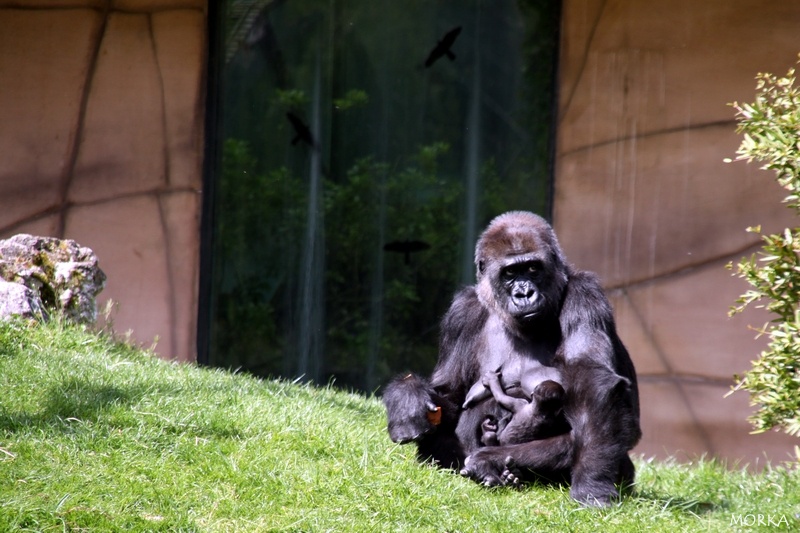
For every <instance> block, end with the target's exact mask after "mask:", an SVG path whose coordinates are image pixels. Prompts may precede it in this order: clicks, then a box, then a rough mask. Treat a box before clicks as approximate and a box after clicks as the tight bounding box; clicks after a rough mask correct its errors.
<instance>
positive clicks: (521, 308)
mask: <svg viewBox="0 0 800 533" xmlns="http://www.w3.org/2000/svg"><path fill="white" fill-rule="evenodd" d="M475 265H476V266H477V269H478V285H477V289H478V297H479V298H480V300H481V302H482V303H483V304H484V305H485V306H487V307H489V308H490V309H493V310H494V311H495V312H496V313H498V315H499V316H500V317H501V318H502V319H503V321H504V322H505V323H506V324H507V326H508V327H509V328H510V329H512V330H516V329H518V328H519V327H520V326H524V325H525V324H527V323H530V322H532V321H538V320H540V319H543V318H553V317H557V316H558V312H559V307H560V305H561V296H562V293H563V291H564V288H565V287H566V285H567V280H568V278H569V267H568V266H567V264H566V261H565V259H564V254H563V252H562V251H561V247H560V246H559V244H558V240H557V239H556V236H555V233H554V232H553V228H552V227H550V224H548V223H547V221H545V220H544V219H543V218H542V217H540V216H538V215H535V214H533V213H528V212H525V211H511V212H508V213H504V214H502V215H500V216H498V217H497V218H495V219H494V220H492V222H491V223H490V224H489V226H488V227H487V228H486V230H484V232H483V234H482V235H481V236H480V238H479V239H478V244H477V246H476V247H475Z"/></svg>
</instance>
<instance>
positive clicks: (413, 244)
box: [383, 240, 431, 265]
mask: <svg viewBox="0 0 800 533" xmlns="http://www.w3.org/2000/svg"><path fill="white" fill-rule="evenodd" d="M430 247H431V245H430V244H428V243H427V242H425V241H408V240H405V241H392V242H387V243H386V244H384V245H383V251H384V252H397V253H400V254H404V256H405V263H406V264H407V265H410V264H411V254H412V253H414V252H421V251H423V250H427V249H428V248H430Z"/></svg>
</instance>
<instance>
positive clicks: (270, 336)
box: [201, 0, 559, 390]
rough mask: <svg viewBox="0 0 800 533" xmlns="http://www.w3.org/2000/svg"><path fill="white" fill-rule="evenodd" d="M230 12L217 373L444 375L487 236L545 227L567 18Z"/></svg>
mask: <svg viewBox="0 0 800 533" xmlns="http://www.w3.org/2000/svg"><path fill="white" fill-rule="evenodd" d="M221 5H222V6H223V7H222V8H221V12H220V13H219V15H220V16H219V17H217V20H218V22H217V23H218V24H221V25H222V27H221V28H219V30H220V34H221V35H222V36H223V37H222V38H221V39H220V42H219V43H218V50H217V51H218V54H219V57H220V61H219V63H220V67H219V69H218V70H219V72H218V74H217V75H216V76H215V78H216V79H215V81H216V90H217V92H216V94H217V95H218V98H217V101H218V102H219V104H218V106H217V107H216V112H215V119H216V131H215V132H213V133H212V134H213V135H214V137H213V139H215V141H214V142H217V143H218V144H217V150H216V153H217V154H219V157H218V158H217V159H218V161H216V163H214V162H213V161H212V164H213V165H214V166H213V167H212V174H211V176H212V179H213V185H214V186H213V188H210V189H209V190H210V191H212V190H213V198H211V199H210V200H211V202H210V205H211V210H212V211H211V214H212V217H211V220H212V228H213V229H212V235H211V242H212V245H211V247H210V248H209V250H210V254H211V257H210V258H209V262H208V264H209V265H210V268H211V271H210V273H209V274H208V278H207V279H209V280H210V283H209V285H210V291H211V292H210V297H209V299H208V302H209V303H208V306H207V308H205V309H203V311H202V312H201V313H205V314H201V328H207V332H206V333H207V346H205V348H207V350H208V352H207V362H208V363H210V364H212V365H215V366H221V367H228V368H241V369H244V370H247V371H249V372H253V373H255V374H258V375H281V376H287V377H295V376H304V377H305V378H306V379H310V380H314V381H317V382H329V381H331V380H334V381H335V383H336V384H337V385H339V386H343V387H353V388H357V389H365V390H373V389H374V388H375V387H377V386H378V385H380V384H381V383H382V382H384V381H385V380H386V379H387V377H388V376H389V375H391V374H393V373H395V372H398V371H401V370H404V369H414V370H417V371H420V372H425V371H428V370H430V368H431V367H432V366H433V364H434V362H435V361H436V353H437V343H438V340H437V337H438V322H439V319H440V317H441V315H442V314H443V313H444V311H445V310H446V309H447V306H448V305H449V302H450V299H451V297H452V294H453V292H454V291H455V290H456V289H457V288H458V286H459V285H462V284H468V283H471V282H472V281H473V279H474V266H473V258H472V255H473V247H474V243H475V239H476V237H477V234H478V232H479V231H480V229H481V227H483V225H485V224H486V222H488V220H489V219H491V218H492V217H493V216H494V215H496V214H499V213H500V212H503V211H506V210H508V209H526V210H532V211H536V212H539V213H541V214H543V215H545V216H547V215H548V214H549V213H548V210H549V191H550V175H551V172H550V160H551V158H550V152H551V129H552V127H551V126H552V122H553V119H554V117H553V109H554V80H555V61H556V52H557V51H556V43H557V31H558V9H559V3H558V2H553V1H552V0H527V1H526V0H519V1H503V0H463V1H454V0H449V1H446V0H439V1H433V0H403V1H397V0H282V1H279V0H274V1H255V0H252V1H248V0H228V1H227V2H223V3H222V4H221ZM214 123H215V122H214V120H212V121H211V124H214ZM204 320H205V322H206V323H205V325H204V324H203V321H204ZM202 348H204V347H201V349H202Z"/></svg>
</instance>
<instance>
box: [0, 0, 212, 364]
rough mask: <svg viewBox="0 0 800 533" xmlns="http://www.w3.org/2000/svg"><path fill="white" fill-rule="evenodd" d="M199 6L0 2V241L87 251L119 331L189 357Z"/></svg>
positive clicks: (192, 0)
mask: <svg viewBox="0 0 800 533" xmlns="http://www.w3.org/2000/svg"><path fill="white" fill-rule="evenodd" d="M205 24H206V23H205V2H204V1H203V0H149V1H143V0H127V1H124V0H114V1H103V0H94V1H91V0H84V1H77V0H73V1H70V0H49V1H47V0H18V1H8V0H0V108H1V109H2V110H3V111H2V113H0V154H2V157H1V158H0V202H1V203H2V207H1V208H0V237H7V236H10V235H13V234H15V233H21V232H26V233H34V234H40V235H51V236H57V237H66V238H71V239H75V240H77V241H78V242H79V243H80V244H81V245H84V246H88V247H90V248H92V249H93V250H94V251H95V253H97V255H98V257H99V258H100V266H101V268H102V269H103V270H104V271H105V272H106V273H107V274H108V284H107V286H106V289H105V291H104V292H103V293H102V294H101V298H100V302H101V305H102V302H103V301H105V300H107V299H109V298H111V299H113V300H114V301H116V302H118V303H119V308H118V311H117V312H116V314H115V315H114V322H115V325H116V328H117V330H118V331H121V332H124V331H126V330H128V329H132V330H133V337H134V339H136V340H138V341H139V342H142V343H144V344H146V345H150V344H151V343H152V342H153V340H154V339H155V338H156V337H158V339H159V340H158V351H159V353H160V354H162V355H163V356H165V357H168V358H176V359H181V360H190V359H194V358H195V340H194V339H195V322H196V314H197V312H196V300H197V294H196V293H197V275H198V235H199V231H198V227H199V217H200V187H201V163H202V131H203V106H204V102H203V87H204V85H203V83H204V71H205V34H206V29H205Z"/></svg>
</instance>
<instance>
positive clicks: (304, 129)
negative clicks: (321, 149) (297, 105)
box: [286, 111, 317, 148]
mask: <svg viewBox="0 0 800 533" xmlns="http://www.w3.org/2000/svg"><path fill="white" fill-rule="evenodd" d="M286 118H287V119H289V122H290V123H291V124H292V128H294V133H295V136H294V139H292V145H293V146H294V145H296V144H297V143H299V142H300V141H303V142H304V143H306V144H307V145H309V146H310V147H311V148H315V147H316V146H317V145H316V143H315V142H314V136H313V135H311V130H310V129H309V127H308V125H307V124H306V123H305V122H303V119H301V118H300V117H298V116H297V115H295V114H294V113H292V112H291V111H289V112H288V113H286Z"/></svg>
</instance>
